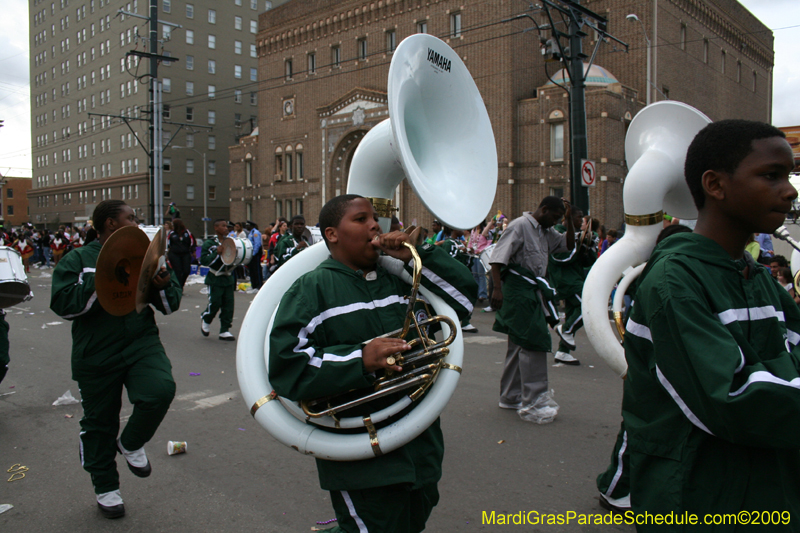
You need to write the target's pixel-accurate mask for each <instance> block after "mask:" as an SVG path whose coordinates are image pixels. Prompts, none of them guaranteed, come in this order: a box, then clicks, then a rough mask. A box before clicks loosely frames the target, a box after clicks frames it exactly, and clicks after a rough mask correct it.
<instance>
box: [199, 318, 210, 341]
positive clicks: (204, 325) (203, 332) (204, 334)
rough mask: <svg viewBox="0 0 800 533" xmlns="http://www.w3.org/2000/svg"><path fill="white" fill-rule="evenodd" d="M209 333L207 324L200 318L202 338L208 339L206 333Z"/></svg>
mask: <svg viewBox="0 0 800 533" xmlns="http://www.w3.org/2000/svg"><path fill="white" fill-rule="evenodd" d="M209 331H211V328H210V327H209V324H207V323H206V321H205V320H203V319H202V318H201V319H200V333H202V334H203V337H208V332H209Z"/></svg>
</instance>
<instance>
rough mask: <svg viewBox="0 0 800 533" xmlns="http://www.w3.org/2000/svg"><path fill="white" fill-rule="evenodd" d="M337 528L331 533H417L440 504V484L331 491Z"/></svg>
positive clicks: (423, 527) (422, 528)
mask: <svg viewBox="0 0 800 533" xmlns="http://www.w3.org/2000/svg"><path fill="white" fill-rule="evenodd" d="M331 503H333V510H334V511H336V521H337V524H338V525H337V527H335V528H333V530H331V533H367V532H371V533H417V532H419V531H423V530H424V529H425V522H427V521H428V517H429V516H430V515H431V511H433V508H434V507H436V504H437V503H439V490H438V488H437V486H436V483H430V484H428V485H423V486H422V487H420V488H418V489H412V487H411V485H410V484H401V485H389V486H388V487H374V488H370V489H365V490H347V491H331Z"/></svg>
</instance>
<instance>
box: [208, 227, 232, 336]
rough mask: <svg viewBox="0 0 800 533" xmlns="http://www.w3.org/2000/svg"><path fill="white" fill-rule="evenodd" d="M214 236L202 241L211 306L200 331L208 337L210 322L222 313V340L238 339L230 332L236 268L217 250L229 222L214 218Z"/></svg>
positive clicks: (220, 331) (220, 326)
mask: <svg viewBox="0 0 800 533" xmlns="http://www.w3.org/2000/svg"><path fill="white" fill-rule="evenodd" d="M214 233H215V234H216V235H214V238H213V239H206V240H205V241H203V251H202V252H201V254H200V264H201V265H203V266H207V267H208V274H206V279H205V284H206V286H207V287H208V306H207V307H206V308H205V310H204V311H203V313H202V314H201V318H200V333H202V334H203V336H204V337H208V334H209V332H210V331H211V327H210V326H211V322H212V321H213V320H214V317H215V316H217V312H219V340H221V341H235V340H236V337H234V336H233V333H231V332H230V329H231V326H232V325H233V304H234V299H233V298H234V291H235V290H236V278H234V277H233V270H232V269H228V268H227V267H226V266H225V264H224V263H223V262H222V256H221V255H220V254H219V252H218V250H217V249H218V248H219V246H220V245H221V244H222V241H224V240H225V239H227V238H228V221H227V220H225V219H224V218H218V219H217V220H215V221H214Z"/></svg>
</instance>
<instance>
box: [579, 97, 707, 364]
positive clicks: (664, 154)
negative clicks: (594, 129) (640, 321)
mask: <svg viewBox="0 0 800 533" xmlns="http://www.w3.org/2000/svg"><path fill="white" fill-rule="evenodd" d="M710 122H711V120H710V119H709V118H708V117H706V116H705V115H704V114H703V113H701V112H700V111H698V110H697V109H695V108H693V107H691V106H688V105H686V104H683V103H681V102H676V101H672V100H668V101H663V102H657V103H655V104H652V105H649V106H647V107H645V108H644V109H642V110H641V111H640V112H639V113H638V114H637V115H636V116H635V117H634V118H633V120H632V121H631V125H630V127H629V129H628V134H627V135H626V137H625V158H626V160H627V162H628V168H629V169H630V170H629V172H628V176H627V177H626V178H625V185H624V187H623V191H622V201H623V205H624V208H625V224H626V229H625V235H624V236H623V237H622V239H620V240H619V242H617V243H615V244H614V246H612V247H611V248H609V249H608V251H607V252H605V253H604V254H603V255H601V256H600V258H599V259H598V260H597V262H596V263H595V264H594V266H593V267H592V269H591V270H590V271H589V275H588V276H587V277H586V282H585V284H584V286H583V295H582V296H583V321H584V325H585V326H586V334H587V336H588V337H589V341H590V342H591V343H592V346H593V347H594V349H595V350H596V351H597V353H598V354H599V355H600V356H601V357H602V358H603V359H604V360H605V361H606V363H608V365H609V366H610V367H611V369H612V370H613V371H614V372H616V373H617V374H619V376H620V377H624V376H625V375H626V373H627V371H628V365H627V363H626V362H625V352H624V350H623V348H622V346H621V344H620V342H619V341H618V340H617V337H616V336H615V335H614V331H613V329H612V328H611V325H610V324H609V321H608V298H609V295H610V294H611V291H612V290H613V289H614V285H616V284H617V282H618V281H619V282H620V283H619V287H618V288H617V293H616V295H615V297H614V311H615V319H616V320H617V327H618V329H621V327H622V326H621V304H622V298H623V297H624V294H625V290H626V289H627V288H628V286H630V283H631V282H632V281H633V280H634V279H635V277H636V276H638V275H639V273H641V271H642V270H643V269H644V263H645V262H646V261H647V259H648V258H649V257H650V254H651V253H652V251H653V248H654V247H655V244H656V239H657V238H658V234H659V233H660V232H661V230H662V221H663V219H664V212H665V211H666V212H667V213H668V214H670V215H672V216H675V217H678V218H681V219H687V220H693V219H696V218H697V209H696V208H695V206H694V202H693V201H692V195H691V193H690V192H689V187H688V185H686V180H685V179H684V173H683V166H684V162H685V161H686V151H687V149H688V148H689V144H691V142H692V139H694V137H695V135H697V133H698V132H699V131H700V130H701V129H703V128H704V127H705V126H706V125H707V124H709V123H710ZM620 278H622V281H620ZM620 333H621V331H620Z"/></svg>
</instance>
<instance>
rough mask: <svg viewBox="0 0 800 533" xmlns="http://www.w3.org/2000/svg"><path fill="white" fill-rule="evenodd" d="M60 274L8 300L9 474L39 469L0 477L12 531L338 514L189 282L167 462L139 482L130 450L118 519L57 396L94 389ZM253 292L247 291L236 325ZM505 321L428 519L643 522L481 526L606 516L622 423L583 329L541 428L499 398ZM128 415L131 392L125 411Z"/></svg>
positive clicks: (179, 318)
mask: <svg viewBox="0 0 800 533" xmlns="http://www.w3.org/2000/svg"><path fill="white" fill-rule="evenodd" d="M51 272H52V271H51V270H36V269H34V271H33V272H32V273H31V276H30V282H31V285H32V288H33V291H34V293H35V298H34V299H33V300H32V301H30V302H27V303H25V304H23V305H20V306H18V307H15V308H12V309H9V310H8V312H9V316H8V318H7V319H8V322H9V323H10V324H11V332H10V341H11V359H12V360H11V365H10V370H9V373H8V375H7V376H6V378H5V380H4V381H3V383H2V384H0V467H2V471H0V473H2V474H3V475H9V476H10V474H7V473H6V472H5V470H6V469H8V468H10V467H11V466H12V465H14V464H16V463H20V464H22V465H25V466H27V467H28V469H29V470H28V472H27V474H26V476H25V478H24V479H21V480H18V481H13V482H6V481H5V480H0V504H12V505H13V506H14V507H13V509H11V510H9V511H7V512H4V513H2V514H0V531H8V532H11V531H13V532H41V531H70V532H76V531H81V532H84V531H89V532H91V531H109V532H117V531H119V532H137V531H142V532H144V531H147V532H156V531H165V532H167V531H168V532H184V531H185V532H190V531H191V532H205V531H209V532H211V531H213V532H226V531H231V532H243V531H246V532H250V531H264V532H279V533H283V532H305V531H311V528H312V527H315V524H316V522H317V521H326V520H329V519H331V518H333V516H334V515H333V511H332V510H331V507H330V502H329V498H328V494H327V493H326V492H324V491H322V490H321V489H320V488H319V484H318V479H317V474H316V468H315V464H314V461H313V460H312V459H311V458H309V457H305V456H302V455H300V454H298V453H297V452H295V451H293V450H291V449H289V448H286V447H284V446H283V445H281V444H279V443H278V442H276V441H275V440H274V439H273V438H272V437H270V436H269V435H268V434H267V433H266V432H265V431H264V430H263V429H262V428H261V427H260V426H259V425H258V424H257V423H256V422H255V421H254V420H253V419H252V418H251V416H250V414H249V412H248V406H245V405H244V403H243V402H242V399H241V395H240V393H239V387H238V383H237V381H236V369H235V357H236V355H235V353H236V344H235V343H230V342H229V343H226V342H223V341H219V340H218V339H217V338H216V336H215V335H214V333H216V331H217V330H216V328H217V327H218V323H217V322H216V321H215V323H214V324H212V335H211V336H210V337H208V338H205V337H202V336H201V335H200V332H199V320H200V319H199V314H200V308H201V307H204V306H205V301H206V297H205V296H204V295H202V294H201V293H200V290H201V288H202V287H203V285H187V287H186V290H185V294H184V298H183V302H182V305H181V309H180V311H178V312H175V313H174V314H172V315H170V316H167V317H163V316H161V315H158V317H159V318H158V321H159V327H160V329H161V339H162V341H163V343H164V345H165V348H166V351H167V354H168V355H169V357H170V359H171V360H172V365H173V375H174V376H175V380H176V382H177V385H178V392H177V395H176V398H175V400H174V402H173V403H172V407H171V409H170V412H169V413H168V414H167V417H166V418H165V420H164V422H163V423H162V424H161V427H160V428H159V430H158V432H157V433H156V435H155V437H154V438H153V440H152V441H151V442H150V443H149V444H148V445H147V447H146V449H147V452H148V457H149V458H150V461H151V463H152V465H153V474H152V476H150V477H149V478H147V479H139V478H136V477H134V476H133V474H131V473H130V472H129V471H128V469H127V468H126V466H125V462H124V460H122V459H121V458H118V459H117V464H118V468H119V471H120V477H121V491H122V495H123V498H124V499H125V507H126V510H127V515H126V516H125V517H124V518H122V519H120V520H114V521H111V520H107V519H104V518H103V517H102V516H101V515H100V513H99V511H98V509H97V507H96V505H95V500H94V496H93V492H92V486H91V482H90V479H89V475H88V474H87V473H86V472H84V471H83V469H82V468H81V466H80V463H79V459H78V431H79V424H78V421H79V419H80V417H81V414H82V413H81V408H80V405H66V406H53V405H52V403H53V402H54V401H55V400H56V399H57V398H58V397H59V396H61V395H63V394H64V393H65V392H66V391H67V390H71V391H72V394H73V395H74V396H76V397H78V398H79V397H80V395H79V391H78V390H77V384H76V383H75V382H74V381H72V380H71V373H70V350H71V336H70V329H69V328H70V324H69V322H67V321H64V320H62V319H61V318H59V317H58V316H56V315H55V314H54V313H53V312H52V311H50V309H49V307H48V304H49V300H50V282H51V278H50V273H51ZM253 297H254V295H249V294H246V293H237V294H236V312H235V319H234V328H233V331H234V333H235V334H238V330H239V327H240V326H241V323H242V319H243V318H244V315H245V313H246V311H247V308H248V306H249V303H250V302H251V301H252V299H253ZM492 321H493V314H492V313H482V312H477V313H475V316H474V317H473V324H475V325H476V326H477V327H478V329H479V333H478V334H469V335H468V336H467V338H466V342H465V348H466V353H465V364H464V372H463V375H462V377H461V381H460V383H459V387H458V390H457V391H456V393H455V396H454V398H453V400H452V401H451V402H450V404H449V405H448V406H447V408H446V410H445V412H444V413H443V415H442V426H443V430H444V435H445V442H446V452H445V460H444V466H443V468H444V477H443V479H442V481H441V482H440V484H439V491H440V493H441V501H440V503H439V505H438V506H437V507H436V509H435V510H434V511H433V515H432V516H431V518H430V520H429V521H428V529H427V531H434V532H451V531H453V532H456V531H459V532H460V531H493V530H497V531H500V530H504V529H508V528H511V530H519V531H553V532H555V531H632V530H633V528H632V527H629V526H609V525H603V526H581V525H578V524H577V523H575V522H573V523H572V524H570V525H544V526H531V525H526V526H516V527H514V526H507V525H491V524H484V523H483V512H484V511H485V512H486V513H487V515H488V514H489V513H491V512H492V511H494V512H495V513H496V514H500V513H503V514H505V513H517V512H520V511H521V512H523V513H527V512H528V511H531V510H533V511H538V512H539V513H562V514H565V513H567V512H570V511H573V512H575V513H578V514H581V513H589V514H597V513H602V514H606V513H605V511H603V510H602V509H601V508H600V506H599V504H598V499H597V489H596V487H595V478H596V476H597V474H598V473H599V472H601V471H602V470H604V469H605V468H606V466H607V463H608V458H609V456H610V453H611V449H612V446H613V443H614V439H615V437H616V433H617V430H618V428H619V422H620V414H619V413H620V400H621V392H622V382H621V381H620V379H619V378H618V377H616V376H615V375H614V374H613V373H612V372H611V371H610V370H609V368H608V367H607V366H605V364H604V363H603V362H602V360H600V359H599V357H598V356H597V355H596V353H595V352H594V351H593V350H592V349H591V347H590V346H589V344H588V341H587V339H586V336H585V334H584V333H583V332H582V331H581V332H580V333H579V334H578V336H577V341H578V344H579V347H580V348H579V350H578V352H577V353H576V354H575V355H576V356H577V357H578V358H579V359H580V361H581V366H577V367H576V366H561V365H559V366H551V367H550V384H551V387H552V388H553V389H554V390H555V399H556V400H557V402H558V403H559V404H560V405H561V411H560V413H559V416H558V418H557V419H556V421H555V422H554V423H552V424H549V425H544V426H538V425H534V424H531V423H527V422H523V421H521V420H520V419H519V418H518V417H517V415H516V414H515V413H514V412H513V411H507V410H502V409H499V408H498V407H497V401H498V390H499V380H500V374H501V370H502V361H503V358H504V355H505V348H506V343H505V338H504V337H502V336H500V335H498V334H496V333H494V332H492V331H491V324H492ZM553 346H554V347H555V346H556V343H555V339H554V344H553ZM551 357H552V356H551ZM551 361H552V359H551ZM551 365H552V363H551ZM191 373H199V374H200V375H197V376H192V375H190V374H191ZM10 392H12V393H13V394H7V393H10ZM128 415H130V405H129V404H127V400H126V403H125V407H124V408H123V411H122V417H123V420H124V419H125V417H127V416H128ZM169 440H180V441H186V442H188V451H187V453H186V454H183V455H175V456H169V455H167V441H169Z"/></svg>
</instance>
